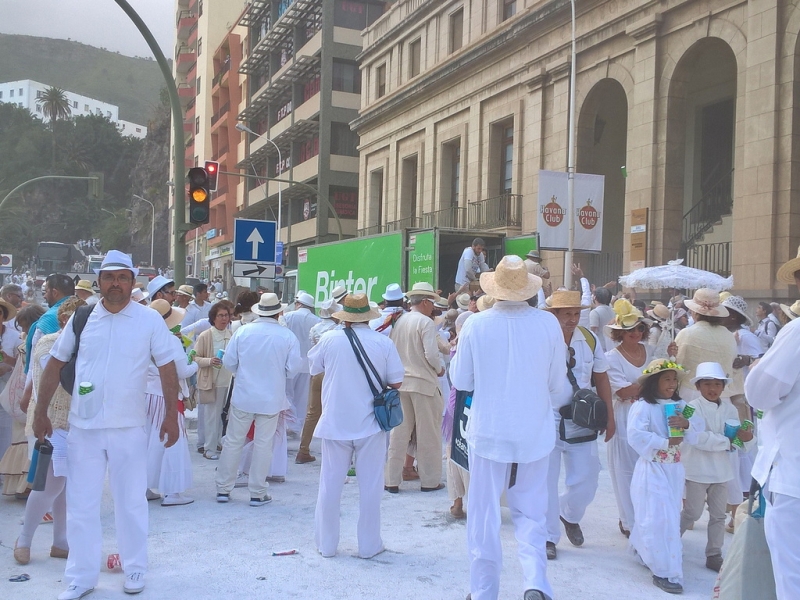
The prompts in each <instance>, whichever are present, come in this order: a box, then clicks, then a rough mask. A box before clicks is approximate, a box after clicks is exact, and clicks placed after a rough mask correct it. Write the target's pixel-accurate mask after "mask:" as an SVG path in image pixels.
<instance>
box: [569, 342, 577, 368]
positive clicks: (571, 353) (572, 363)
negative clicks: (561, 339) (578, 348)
mask: <svg viewBox="0 0 800 600" xmlns="http://www.w3.org/2000/svg"><path fill="white" fill-rule="evenodd" d="M576 364H577V363H576V362H575V348H573V347H571V346H570V347H569V360H568V361H567V365H568V366H569V368H570V369H574V368H575V365H576Z"/></svg>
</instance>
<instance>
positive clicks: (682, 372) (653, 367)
mask: <svg viewBox="0 0 800 600" xmlns="http://www.w3.org/2000/svg"><path fill="white" fill-rule="evenodd" d="M664 371H675V373H676V374H677V375H678V383H681V382H682V381H683V380H684V379H686V377H688V375H689V371H687V370H686V369H684V368H683V365H679V364H678V363H676V362H675V361H672V360H669V359H666V358H657V359H656V360H653V361H650V364H649V365H647V368H646V369H645V370H644V371H642V374H641V375H640V376H639V379H638V380H637V381H638V383H639V385H644V382H645V381H647V380H648V378H650V377H652V376H653V375H658V374H659V373H663V372H664Z"/></svg>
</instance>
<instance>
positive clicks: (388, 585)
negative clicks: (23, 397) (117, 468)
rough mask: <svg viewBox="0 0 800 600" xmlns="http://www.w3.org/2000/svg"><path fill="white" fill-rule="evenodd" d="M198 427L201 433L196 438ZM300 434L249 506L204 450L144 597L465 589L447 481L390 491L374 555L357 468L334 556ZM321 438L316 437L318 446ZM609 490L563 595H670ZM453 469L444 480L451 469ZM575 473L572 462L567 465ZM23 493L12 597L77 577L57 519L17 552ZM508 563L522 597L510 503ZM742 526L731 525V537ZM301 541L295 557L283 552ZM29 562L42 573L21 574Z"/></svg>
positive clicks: (461, 594) (5, 551)
mask: <svg viewBox="0 0 800 600" xmlns="http://www.w3.org/2000/svg"><path fill="white" fill-rule="evenodd" d="M194 439H195V432H194V431H190V432H189V441H190V445H191V448H194V447H195V444H194ZM297 446H298V441H297V440H289V449H290V459H289V474H288V477H287V481H286V483H283V484H273V485H271V486H270V494H271V495H272V497H273V501H272V503H271V504H267V505H266V506H262V507H258V508H253V507H250V506H249V505H248V502H247V501H248V499H249V494H248V492H247V489H236V490H234V491H233V494H232V495H231V502H230V503H229V504H227V505H225V504H217V503H216V501H215V499H214V495H215V489H214V484H213V479H214V470H215V467H216V464H217V463H216V461H209V460H205V459H203V458H202V457H201V456H200V455H199V454H197V453H196V452H194V451H193V452H192V463H193V468H194V481H195V485H194V488H193V489H192V490H190V491H189V492H188V495H190V496H191V497H193V498H195V502H194V504H191V505H188V506H177V507H162V506H160V505H159V503H158V502H151V503H150V543H149V560H150V572H149V573H148V574H147V587H146V588H145V590H144V592H143V593H142V594H141V595H140V596H139V597H140V598H142V599H145V598H153V599H156V598H158V599H170V600H180V599H184V598H186V599H189V598H191V599H192V600H195V599H196V600H206V599H208V600H226V599H234V598H235V599H237V600H246V599H249V598H261V599H276V600H277V599H284V598H320V599H345V598H346V599H360V598H364V599H366V598H381V599H382V600H408V599H412V600H440V599H441V600H451V599H452V600H463V598H465V597H466V594H467V592H468V591H469V587H468V576H469V564H468V562H467V552H466V523H465V522H464V521H456V520H454V519H453V518H452V517H451V516H450V513H449V507H450V502H449V500H448V497H447V491H446V490H442V491H441V492H434V493H430V494H421V493H420V492H419V484H418V483H404V484H403V485H401V488H400V490H401V491H400V494H398V495H390V494H388V493H387V494H385V496H384V500H383V504H382V519H383V523H382V530H383V541H384V544H385V545H386V548H387V551H386V552H384V553H383V554H380V555H378V556H377V557H375V558H374V559H372V560H362V559H359V558H356V557H355V554H356V519H357V517H358V499H357V498H358V496H357V494H358V488H357V484H356V481H355V478H350V483H349V484H348V485H346V486H345V488H344V493H343V497H342V526H341V541H340V544H339V553H338V555H337V556H336V557H335V558H328V559H326V558H322V557H321V556H320V555H319V554H318V553H317V552H316V551H315V549H314V506H315V503H316V496H317V486H318V479H319V470H320V461H319V460H317V461H316V462H314V463H311V464H306V465H295V464H294V454H295V453H296V451H297ZM318 450H319V446H318V444H317V442H316V440H315V442H314V444H313V445H312V452H313V453H317V452H318ZM600 457H601V460H602V463H603V470H602V472H601V474H600V489H599V491H598V493H597V497H596V498H595V501H594V502H593V504H592V505H591V506H590V507H589V510H588V512H587V514H586V517H585V518H584V520H583V522H582V523H581V526H582V527H583V531H584V535H585V537H586V543H585V544H584V546H583V547H581V548H575V547H573V546H571V545H570V543H569V541H568V540H567V539H566V536H563V537H562V540H561V542H560V544H559V546H558V552H559V555H558V560H556V561H550V562H549V563H548V567H549V568H548V576H549V578H550V581H551V582H552V585H553V588H554V590H555V594H556V599H563V600H566V599H569V600H582V599H587V600H588V599H591V600H642V599H648V600H649V599H651V598H652V599H656V600H658V599H666V598H668V597H669V596H668V594H666V593H664V592H662V591H660V590H658V589H657V588H655V587H654V586H653V584H652V583H651V575H650V572H649V571H648V570H647V569H646V568H645V567H643V566H641V565H639V564H638V563H637V562H636V560H635V559H634V558H633V556H632V555H631V554H629V552H628V550H627V540H626V539H625V538H624V537H623V536H622V534H620V533H619V530H618V528H617V520H618V519H617V508H616V503H615V501H614V495H613V492H612V490H611V483H610V480H609V476H608V470H607V469H606V460H605V459H606V451H605V447H604V445H603V444H602V443H601V447H600ZM443 480H444V479H443ZM562 483H563V470H562ZM23 509H24V507H23V503H22V502H19V501H16V500H13V499H10V498H7V497H2V499H0V575H2V579H1V580H0V598H1V599H4V600H46V599H55V597H56V596H57V595H58V594H59V593H60V592H61V591H62V590H63V589H64V588H65V586H64V584H63V583H61V578H62V575H63V571H64V564H65V561H64V560H58V559H55V558H50V557H49V550H50V545H51V543H52V525H40V526H39V528H38V530H37V532H36V536H35V538H34V540H33V546H32V549H31V562H30V563H29V564H28V565H25V566H21V565H18V564H16V562H14V558H13V556H12V550H13V547H14V541H15V539H16V536H17V534H18V532H19V526H20V520H21V517H22V514H23ZM706 518H707V517H705V516H704V518H703V520H702V521H701V522H698V523H697V524H696V525H695V529H694V530H693V531H688V532H687V533H686V535H685V536H684V560H683V566H684V578H685V580H684V589H685V592H684V594H683V596H682V597H683V598H685V599H687V600H700V599H702V600H708V598H710V597H711V591H712V588H713V585H714V581H715V577H716V573H713V572H712V571H709V570H708V569H706V568H705V566H704V565H705V556H704V548H705V543H706V526H705V522H706ZM103 528H104V545H103V562H104V563H105V559H106V556H107V555H108V554H109V553H113V552H117V549H116V541H115V533H114V518H113V503H112V501H111V496H110V493H109V491H108V488H106V492H105V495H104V498H103ZM502 538H503V552H504V568H503V575H502V583H501V593H500V598H501V599H503V600H512V599H513V600H516V599H519V598H521V597H522V591H523V590H522V575H521V570H520V566H519V561H518V560H517V557H516V542H515V540H514V532H513V527H512V524H511V518H510V514H509V513H508V510H507V509H504V512H503V528H502ZM731 538H732V536H731V535H730V534H726V545H727V544H730V541H731ZM293 549H296V550H298V552H299V553H298V554H296V555H294V556H275V557H273V556H272V553H273V552H281V551H286V550H293ZM21 573H27V574H29V575H30V581H27V582H24V583H11V582H9V581H8V580H9V578H10V577H13V576H15V575H19V574H21ZM123 581H124V577H123V575H122V573H121V571H117V572H109V571H108V570H107V569H106V568H105V565H104V567H103V570H102V571H101V575H100V583H99V585H98V587H97V589H96V590H95V592H94V593H93V594H91V595H90V596H88V597H87V598H91V599H92V600H103V599H107V598H123V597H126V596H125V595H124V594H123V592H122V584H123Z"/></svg>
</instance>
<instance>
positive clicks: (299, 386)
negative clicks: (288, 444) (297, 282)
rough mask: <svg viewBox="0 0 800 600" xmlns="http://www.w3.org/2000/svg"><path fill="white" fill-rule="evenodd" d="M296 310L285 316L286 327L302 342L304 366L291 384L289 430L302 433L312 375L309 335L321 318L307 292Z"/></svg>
mask: <svg viewBox="0 0 800 600" xmlns="http://www.w3.org/2000/svg"><path fill="white" fill-rule="evenodd" d="M294 306H295V310H293V311H292V312H290V313H286V314H285V315H284V317H283V318H284V320H285V321H286V327H288V328H289V330H290V331H291V332H292V333H294V334H295V335H296V336H297V339H298V341H299V342H300V356H301V357H302V359H303V365H302V368H301V369H300V371H299V372H298V373H297V375H295V377H294V379H292V381H290V382H289V399H290V400H291V402H292V408H293V409H294V422H293V423H291V422H290V425H289V429H290V430H292V431H294V432H296V433H300V432H301V431H302V430H303V423H304V422H305V420H306V412H307V411H308V387H309V384H310V383H311V375H310V374H309V372H308V351H309V350H310V349H311V340H310V339H309V337H308V335H309V333H311V328H312V327H314V325H316V324H317V323H319V317H317V316H316V315H315V314H314V297H313V296H312V295H311V294H308V293H306V292H300V293H298V294H297V297H296V298H295V301H294Z"/></svg>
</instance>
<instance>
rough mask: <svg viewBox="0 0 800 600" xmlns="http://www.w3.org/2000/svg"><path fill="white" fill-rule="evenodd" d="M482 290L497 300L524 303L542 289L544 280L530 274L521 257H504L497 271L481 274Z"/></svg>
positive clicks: (498, 264)
mask: <svg viewBox="0 0 800 600" xmlns="http://www.w3.org/2000/svg"><path fill="white" fill-rule="evenodd" d="M481 288H483V290H484V291H485V292H486V293H487V294H489V295H490V296H491V297H492V298H495V299H496V300H514V301H524V300H528V299H530V298H533V297H534V296H535V295H536V294H537V293H538V292H539V290H540V289H542V278H541V277H537V276H536V275H531V274H530V273H528V269H526V268H525V263H524V262H523V260H522V259H521V258H520V257H519V256H513V255H509V256H504V257H503V258H502V259H501V260H500V262H499V263H497V270H495V271H494V272H489V273H481Z"/></svg>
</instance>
